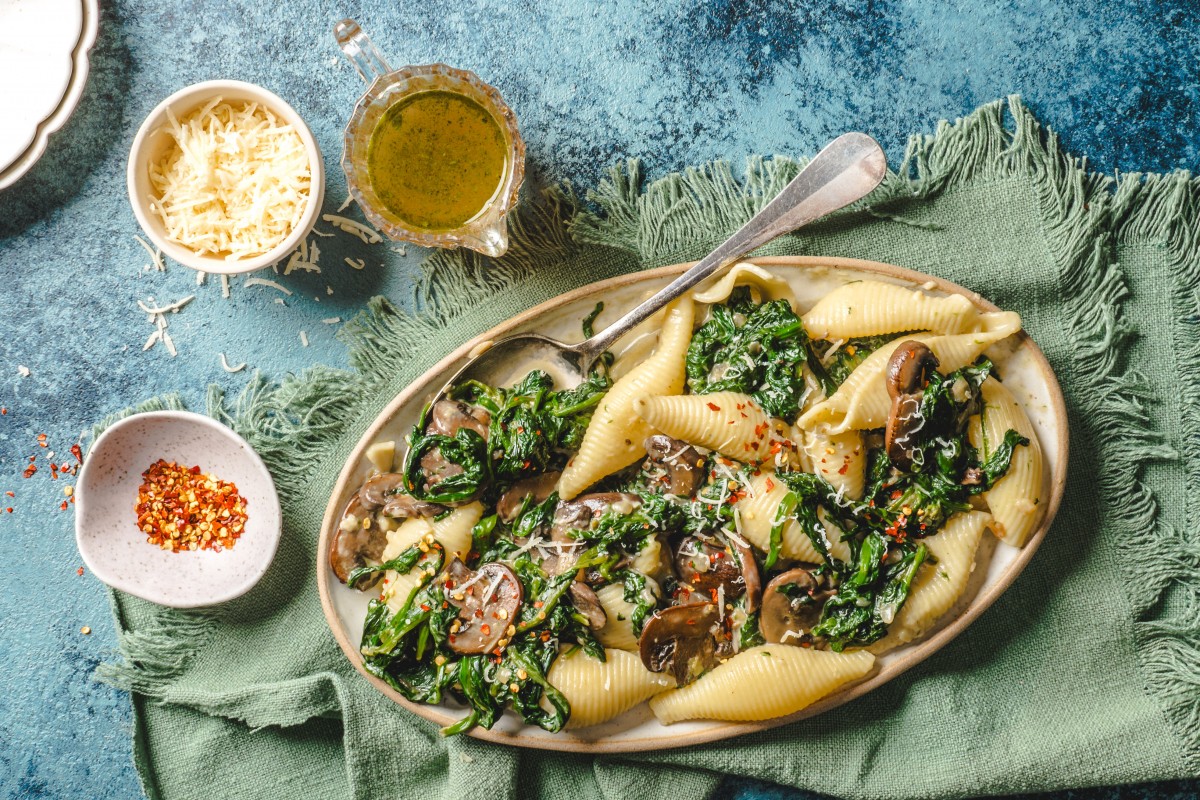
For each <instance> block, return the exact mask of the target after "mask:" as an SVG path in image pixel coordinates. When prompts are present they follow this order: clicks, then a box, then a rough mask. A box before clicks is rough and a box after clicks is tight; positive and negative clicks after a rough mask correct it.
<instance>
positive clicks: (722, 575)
mask: <svg viewBox="0 0 1200 800" xmlns="http://www.w3.org/2000/svg"><path fill="white" fill-rule="evenodd" d="M675 574H676V575H677V576H678V578H679V581H680V583H683V584H687V586H688V588H689V589H690V591H691V592H692V593H698V594H700V595H703V596H704V599H705V600H709V599H714V600H715V599H716V598H717V597H718V596H719V595H720V594H722V593H721V591H720V590H721V588H722V587H724V589H725V591H724V592H723V595H724V597H725V599H726V600H733V599H736V598H738V597H741V596H742V595H743V594H744V595H746V611H747V612H749V613H753V612H754V611H757V610H758V602H759V597H760V596H761V590H762V583H761V581H760V579H759V576H758V562H756V561H755V560H754V554H753V552H751V550H750V548H749V547H748V546H746V545H745V544H743V543H740V542H737V541H734V540H730V542H729V544H727V545H726V544H722V543H721V542H719V541H717V540H711V541H709V540H704V539H699V538H697V537H695V536H686V537H684V538H683V539H681V540H680V542H679V544H678V545H677V546H676V548H675Z"/></svg>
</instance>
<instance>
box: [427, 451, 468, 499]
mask: <svg viewBox="0 0 1200 800" xmlns="http://www.w3.org/2000/svg"><path fill="white" fill-rule="evenodd" d="M462 472H463V468H462V467H461V466H460V465H458V464H455V463H454V462H453V461H450V460H448V459H447V458H446V457H445V456H443V455H442V448H440V447H433V448H430V449H429V450H427V451H426V452H425V454H424V455H422V456H421V474H423V475H424V476H425V488H426V489H432V488H433V487H435V486H437V485H438V484H439V483H441V482H442V481H444V480H446V479H447V478H453V477H454V476H455V475H461V474H462Z"/></svg>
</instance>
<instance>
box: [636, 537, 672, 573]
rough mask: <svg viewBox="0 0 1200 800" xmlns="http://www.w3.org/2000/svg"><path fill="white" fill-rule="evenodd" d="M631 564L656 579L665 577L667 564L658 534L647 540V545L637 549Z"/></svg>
mask: <svg viewBox="0 0 1200 800" xmlns="http://www.w3.org/2000/svg"><path fill="white" fill-rule="evenodd" d="M629 566H630V567H632V568H633V569H636V570H637V571H638V572H640V573H642V574H643V575H649V576H650V577H651V578H654V579H655V580H659V579H661V578H663V577H665V574H664V571H665V568H666V565H665V564H664V563H663V546H662V542H661V541H660V540H659V538H658V536H657V535H655V536H651V537H649V538H648V539H647V540H646V545H645V547H643V548H642V549H641V550H639V551H637V554H636V555H634V557H633V561H631V562H630V564H629Z"/></svg>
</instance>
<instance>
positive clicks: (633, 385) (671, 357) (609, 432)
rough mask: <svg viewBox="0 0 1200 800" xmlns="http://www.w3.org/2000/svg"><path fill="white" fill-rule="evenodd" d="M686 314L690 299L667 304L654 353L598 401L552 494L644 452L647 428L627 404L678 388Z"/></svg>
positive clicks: (688, 327)
mask: <svg viewBox="0 0 1200 800" xmlns="http://www.w3.org/2000/svg"><path fill="white" fill-rule="evenodd" d="M692 316H693V314H692V301H691V299H690V298H686V297H685V298H683V299H681V300H677V301H676V302H675V303H674V304H672V305H671V306H670V307H669V308H668V311H667V316H666V319H665V320H664V321H663V327H662V331H661V332H660V333H659V337H658V348H657V349H656V350H655V351H654V355H652V356H650V357H649V358H647V359H646V360H645V361H643V362H642V363H640V364H638V365H637V366H636V367H634V368H633V369H632V370H630V371H629V372H628V373H626V374H625V375H624V376H623V377H621V378H619V379H618V380H617V382H616V383H614V384H613V386H612V388H611V389H609V390H608V394H606V395H605V396H604V399H603V400H601V401H600V405H599V407H598V408H597V410H596V413H595V414H594V415H593V416H592V421H591V422H590V423H588V427H587V431H585V432H584V435H583V443H582V444H581V445H580V447H579V452H578V453H576V454H575V457H574V458H572V459H571V460H570V461H569V462H567V466H566V469H564V470H563V474H562V477H561V478H559V481H558V493H559V496H560V497H562V499H564V500H570V499H572V498H574V497H576V496H577V495H578V494H579V493H580V492H582V491H583V490H584V489H586V488H588V487H589V486H591V485H592V484H593V483H595V482H596V481H598V480H600V479H601V478H603V477H604V476H606V475H610V474H612V473H614V472H616V471H617V470H619V469H622V468H624V467H627V466H629V465H630V464H632V463H633V462H635V461H637V460H638V459H639V458H642V457H643V456H645V455H646V449H645V448H644V447H643V446H642V443H643V442H644V441H645V440H646V437H647V436H649V435H650V434H651V433H653V429H652V428H651V427H650V425H649V424H647V423H646V422H645V421H643V420H641V419H639V418H638V417H637V416H636V415H635V414H634V413H633V403H634V401H635V400H636V399H638V398H640V397H646V396H653V395H673V394H679V393H680V392H682V391H683V385H684V378H685V373H684V356H685V355H686V354H687V348H688V343H689V342H691V339H692Z"/></svg>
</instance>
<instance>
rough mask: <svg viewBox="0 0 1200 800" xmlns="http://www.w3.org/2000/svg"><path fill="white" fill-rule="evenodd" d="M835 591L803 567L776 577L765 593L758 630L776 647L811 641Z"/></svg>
mask: <svg viewBox="0 0 1200 800" xmlns="http://www.w3.org/2000/svg"><path fill="white" fill-rule="evenodd" d="M833 594H834V590H833V589H830V588H828V587H826V586H825V585H824V583H823V581H822V580H820V579H819V578H818V577H815V576H814V575H813V574H812V572H810V571H809V570H808V569H804V568H802V567H797V568H796V569H791V570H788V571H787V572H783V573H780V574H779V575H776V576H775V577H774V578H773V579H772V580H771V582H770V583H768V584H767V589H766V591H765V592H763V601H762V614H760V615H759V618H758V628H759V630H760V631H761V632H762V635H763V638H764V639H766V640H767V641H768V642H772V643H777V644H795V645H800V644H806V643H811V642H812V637H811V636H810V635H809V633H808V631H809V630H811V629H812V627H813V626H814V625H816V624H817V622H818V621H819V620H820V619H821V608H822V606H824V605H825V601H826V600H828V599H829V598H830V597H832V596H833Z"/></svg>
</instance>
